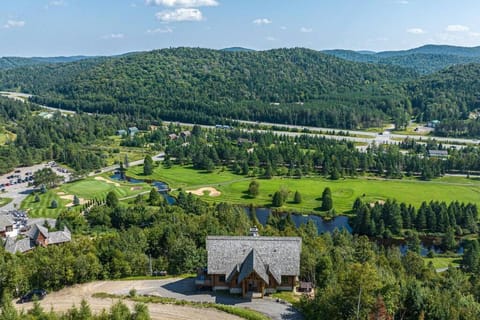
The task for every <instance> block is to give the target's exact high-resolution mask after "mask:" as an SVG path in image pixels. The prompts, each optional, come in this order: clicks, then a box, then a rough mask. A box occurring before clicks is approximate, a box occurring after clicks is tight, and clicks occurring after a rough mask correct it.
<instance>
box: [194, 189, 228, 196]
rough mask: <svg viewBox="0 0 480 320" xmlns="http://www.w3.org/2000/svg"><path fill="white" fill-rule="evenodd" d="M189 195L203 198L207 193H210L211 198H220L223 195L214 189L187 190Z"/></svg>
mask: <svg viewBox="0 0 480 320" xmlns="http://www.w3.org/2000/svg"><path fill="white" fill-rule="evenodd" d="M187 193H191V194H194V195H196V196H203V195H205V193H208V195H209V196H210V197H219V196H220V195H221V194H222V193H221V192H220V191H218V190H217V189H215V188H212V187H207V188H200V189H197V190H187Z"/></svg>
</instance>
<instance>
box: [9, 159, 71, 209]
mask: <svg viewBox="0 0 480 320" xmlns="http://www.w3.org/2000/svg"><path fill="white" fill-rule="evenodd" d="M44 168H52V170H53V171H54V172H55V173H56V174H57V175H60V176H63V177H64V178H65V181H68V180H69V179H70V173H69V172H68V170H66V169H64V168H62V167H60V166H58V165H57V164H56V163H55V162H49V163H44V164H37V165H33V166H29V167H21V168H16V169H15V170H13V171H11V172H9V173H6V174H4V175H1V176H0V197H1V198H10V199H12V201H11V202H10V203H8V204H7V205H5V206H3V207H1V208H0V212H2V211H4V212H6V211H12V210H14V209H16V208H20V204H21V203H22V201H23V200H25V198H26V197H27V196H28V195H29V194H30V193H31V192H32V191H33V189H34V188H33V185H32V183H33V174H34V173H35V172H36V171H38V170H40V169H44Z"/></svg>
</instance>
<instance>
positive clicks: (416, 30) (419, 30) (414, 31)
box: [407, 28, 427, 34]
mask: <svg viewBox="0 0 480 320" xmlns="http://www.w3.org/2000/svg"><path fill="white" fill-rule="evenodd" d="M407 32H408V33H411V34H425V33H427V32H426V31H425V30H423V29H422V28H410V29H407Z"/></svg>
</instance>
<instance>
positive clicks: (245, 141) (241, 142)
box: [237, 138, 252, 146]
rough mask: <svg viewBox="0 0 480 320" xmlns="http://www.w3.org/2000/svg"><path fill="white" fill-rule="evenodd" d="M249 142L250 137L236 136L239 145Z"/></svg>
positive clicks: (250, 141)
mask: <svg viewBox="0 0 480 320" xmlns="http://www.w3.org/2000/svg"><path fill="white" fill-rule="evenodd" d="M249 143H252V140H250V139H245V138H238V139H237V144H238V145H239V146H241V145H243V144H249Z"/></svg>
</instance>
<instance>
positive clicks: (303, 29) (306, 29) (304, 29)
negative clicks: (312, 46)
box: [300, 27, 313, 33]
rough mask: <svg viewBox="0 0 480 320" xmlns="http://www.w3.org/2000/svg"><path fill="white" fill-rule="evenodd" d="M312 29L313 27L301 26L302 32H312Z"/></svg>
mask: <svg viewBox="0 0 480 320" xmlns="http://www.w3.org/2000/svg"><path fill="white" fill-rule="evenodd" d="M312 31H313V29H312V28H305V27H301V28H300V32H303V33H310V32H312Z"/></svg>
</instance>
